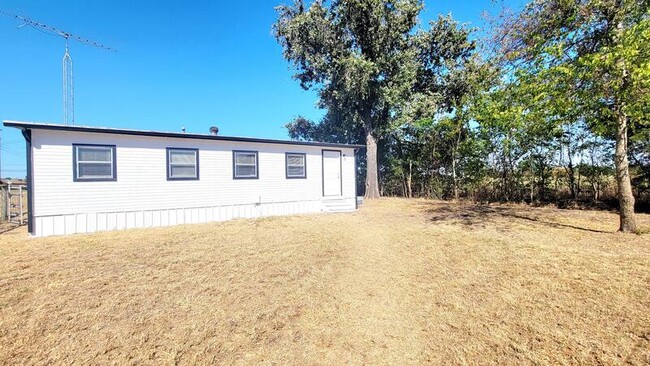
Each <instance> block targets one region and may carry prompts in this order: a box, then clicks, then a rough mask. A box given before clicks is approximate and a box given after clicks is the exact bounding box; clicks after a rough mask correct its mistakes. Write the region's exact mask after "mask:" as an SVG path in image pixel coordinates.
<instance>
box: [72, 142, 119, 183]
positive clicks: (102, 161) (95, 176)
mask: <svg viewBox="0 0 650 366" xmlns="http://www.w3.org/2000/svg"><path fill="white" fill-rule="evenodd" d="M73 154H74V156H73V164H74V168H75V169H74V180H75V181H98V180H114V179H115V166H114V165H115V146H104V145H80V144H73Z"/></svg>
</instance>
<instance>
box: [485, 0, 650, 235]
mask: <svg viewBox="0 0 650 366" xmlns="http://www.w3.org/2000/svg"><path fill="white" fill-rule="evenodd" d="M649 9H650V2H649V1H647V0H577V1H573V0H571V1H569V0H533V1H532V2H531V3H529V4H528V5H527V6H526V7H525V8H524V10H523V11H522V12H520V13H519V14H517V15H516V16H514V17H512V18H509V19H507V20H506V21H505V23H504V24H502V26H501V28H500V30H499V32H498V36H499V42H500V44H501V46H502V47H501V49H500V51H501V53H502V54H503V56H505V60H506V61H507V62H509V63H510V64H511V65H513V66H514V67H515V68H516V69H518V70H524V72H526V73H528V74H531V75H533V76H535V77H536V78H537V81H536V87H537V89H539V91H538V95H545V97H544V99H546V100H547V101H548V103H546V104H545V105H544V108H543V109H541V108H539V104H538V105H537V106H535V105H531V106H530V107H529V108H528V110H538V111H540V112H543V113H544V114H545V115H546V119H552V118H557V117H558V116H559V117H561V118H563V119H567V118H569V119H570V120H566V121H565V122H566V123H574V122H577V121H583V122H585V123H587V125H589V126H590V128H591V129H592V131H594V132H595V133H598V134H600V135H603V136H606V137H610V138H612V139H614V140H615V141H616V148H615V158H614V164H615V168H616V174H615V175H616V181H617V186H618V199H619V205H620V210H619V212H620V227H619V229H620V230H621V231H629V232H631V231H635V230H636V221H635V218H634V195H633V191H632V186H631V183H630V169H629V163H628V139H629V136H630V135H631V134H632V133H633V132H634V129H635V128H640V127H641V126H648V125H649V124H650V118H649V117H648V111H649V110H650V97H649V94H650V93H649V92H650V47H648V44H649V43H650V42H649V41H650V13H649Z"/></svg>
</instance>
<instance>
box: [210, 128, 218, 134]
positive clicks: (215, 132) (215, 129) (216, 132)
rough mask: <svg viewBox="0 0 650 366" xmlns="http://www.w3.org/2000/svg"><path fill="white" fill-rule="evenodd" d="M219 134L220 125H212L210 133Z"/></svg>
mask: <svg viewBox="0 0 650 366" xmlns="http://www.w3.org/2000/svg"><path fill="white" fill-rule="evenodd" d="M218 134H219V127H217V126H212V127H210V135H212V136H217V135H218Z"/></svg>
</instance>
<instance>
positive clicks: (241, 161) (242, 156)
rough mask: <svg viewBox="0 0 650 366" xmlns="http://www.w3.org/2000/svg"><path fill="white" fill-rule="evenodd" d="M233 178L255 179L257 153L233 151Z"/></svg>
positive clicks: (256, 174) (256, 176)
mask: <svg viewBox="0 0 650 366" xmlns="http://www.w3.org/2000/svg"><path fill="white" fill-rule="evenodd" d="M232 160H233V178H234V179H257V178H258V170H257V168H258V167H257V151H233V152H232Z"/></svg>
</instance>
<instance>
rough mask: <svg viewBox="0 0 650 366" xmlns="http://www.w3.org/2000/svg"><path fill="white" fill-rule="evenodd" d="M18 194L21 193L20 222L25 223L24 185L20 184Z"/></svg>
mask: <svg viewBox="0 0 650 366" xmlns="http://www.w3.org/2000/svg"><path fill="white" fill-rule="evenodd" d="M18 194H19V195H20V224H21V225H22V224H23V186H18Z"/></svg>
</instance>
